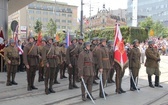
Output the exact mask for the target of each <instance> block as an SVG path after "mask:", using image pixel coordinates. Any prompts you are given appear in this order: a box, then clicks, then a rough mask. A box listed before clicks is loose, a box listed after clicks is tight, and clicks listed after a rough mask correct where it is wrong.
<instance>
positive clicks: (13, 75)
mask: <svg viewBox="0 0 168 105" xmlns="http://www.w3.org/2000/svg"><path fill="white" fill-rule="evenodd" d="M11 83H12V84H13V85H18V83H16V82H15V73H12V82H11Z"/></svg>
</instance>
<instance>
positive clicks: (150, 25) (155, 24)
mask: <svg viewBox="0 0 168 105" xmlns="http://www.w3.org/2000/svg"><path fill="white" fill-rule="evenodd" d="M140 27H142V28H146V29H148V32H150V31H149V30H150V29H152V30H153V31H154V36H163V35H164V33H165V31H166V27H164V26H163V24H162V23H161V22H159V21H153V20H152V18H151V17H147V18H146V19H145V20H144V21H142V22H140ZM148 34H149V33H148ZM149 35H150V34H149Z"/></svg>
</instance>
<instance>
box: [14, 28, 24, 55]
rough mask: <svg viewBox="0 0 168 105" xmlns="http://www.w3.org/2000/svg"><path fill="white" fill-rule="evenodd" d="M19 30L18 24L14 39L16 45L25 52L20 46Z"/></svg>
mask: <svg viewBox="0 0 168 105" xmlns="http://www.w3.org/2000/svg"><path fill="white" fill-rule="evenodd" d="M18 32H19V25H17V26H16V29H15V37H14V40H15V44H16V47H17V48H18V51H19V52H20V53H21V54H23V50H22V48H21V47H19V44H18V40H19V38H18Z"/></svg>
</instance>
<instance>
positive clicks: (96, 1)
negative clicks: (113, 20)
mask: <svg viewBox="0 0 168 105" xmlns="http://www.w3.org/2000/svg"><path fill="white" fill-rule="evenodd" d="M56 1H59V2H66V3H68V4H70V5H76V6H78V18H79V17H80V11H81V6H80V5H81V0H56ZM83 2H84V5H83V9H84V10H83V14H84V16H86V17H89V11H90V9H89V8H90V2H91V7H92V12H91V15H95V14H96V13H97V11H98V8H99V9H102V8H103V4H105V7H106V9H109V8H110V9H112V10H115V9H119V8H121V9H126V8H127V0H83Z"/></svg>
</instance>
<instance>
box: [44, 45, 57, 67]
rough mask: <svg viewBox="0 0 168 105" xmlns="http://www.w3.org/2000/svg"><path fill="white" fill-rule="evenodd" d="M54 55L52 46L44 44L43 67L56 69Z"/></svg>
mask: <svg viewBox="0 0 168 105" xmlns="http://www.w3.org/2000/svg"><path fill="white" fill-rule="evenodd" d="M56 57H57V56H56V53H55V48H54V46H53V45H50V44H46V45H45V46H44V48H43V52H42V59H43V61H44V66H46V65H47V64H49V67H52V68H54V67H56V66H57V65H56Z"/></svg>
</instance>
